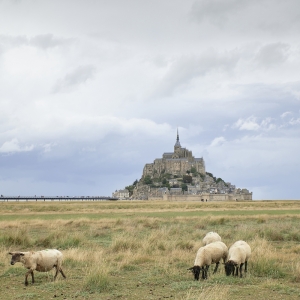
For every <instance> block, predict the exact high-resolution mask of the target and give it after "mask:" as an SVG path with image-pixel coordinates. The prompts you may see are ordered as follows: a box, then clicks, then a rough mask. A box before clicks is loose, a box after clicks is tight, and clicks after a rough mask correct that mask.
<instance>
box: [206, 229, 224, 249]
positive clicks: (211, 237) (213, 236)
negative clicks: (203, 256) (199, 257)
mask: <svg viewBox="0 0 300 300" xmlns="http://www.w3.org/2000/svg"><path fill="white" fill-rule="evenodd" d="M221 241H222V239H221V237H220V236H219V235H218V234H217V233H216V232H213V231H211V232H208V233H207V234H206V236H205V237H204V238H203V240H202V242H203V244H204V246H206V245H208V244H210V243H213V242H221Z"/></svg>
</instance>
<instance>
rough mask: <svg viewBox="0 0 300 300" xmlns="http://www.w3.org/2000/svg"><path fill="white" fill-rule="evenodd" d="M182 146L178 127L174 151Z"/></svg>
mask: <svg viewBox="0 0 300 300" xmlns="http://www.w3.org/2000/svg"><path fill="white" fill-rule="evenodd" d="M180 148H181V145H180V142H179V133H178V128H177V139H176V143H175V145H174V152H176V149H180Z"/></svg>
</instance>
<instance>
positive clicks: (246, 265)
mask: <svg viewBox="0 0 300 300" xmlns="http://www.w3.org/2000/svg"><path fill="white" fill-rule="evenodd" d="M247 271H248V262H247V261H245V273H247Z"/></svg>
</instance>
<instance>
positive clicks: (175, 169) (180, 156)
mask: <svg viewBox="0 0 300 300" xmlns="http://www.w3.org/2000/svg"><path fill="white" fill-rule="evenodd" d="M192 168H194V169H195V170H196V172H198V173H202V174H205V164H204V160H203V158H195V157H194V156H193V154H192V151H189V150H187V149H186V148H182V147H181V145H180V142H179V134H178V130H177V139H176V143H175V145H174V152H166V153H164V154H163V156H162V158H157V159H155V160H154V162H153V163H152V164H146V165H145V167H144V170H143V177H145V176H147V175H150V176H153V177H159V176H161V174H162V173H170V174H173V175H177V176H179V175H185V174H186V172H187V171H190V170H191V169H192Z"/></svg>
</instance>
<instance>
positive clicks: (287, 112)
mask: <svg viewBox="0 0 300 300" xmlns="http://www.w3.org/2000/svg"><path fill="white" fill-rule="evenodd" d="M291 114H292V112H290V111H286V112H284V113H283V114H282V115H281V116H280V117H281V118H285V117H287V116H289V115H291Z"/></svg>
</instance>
